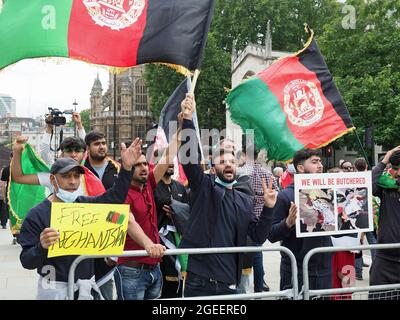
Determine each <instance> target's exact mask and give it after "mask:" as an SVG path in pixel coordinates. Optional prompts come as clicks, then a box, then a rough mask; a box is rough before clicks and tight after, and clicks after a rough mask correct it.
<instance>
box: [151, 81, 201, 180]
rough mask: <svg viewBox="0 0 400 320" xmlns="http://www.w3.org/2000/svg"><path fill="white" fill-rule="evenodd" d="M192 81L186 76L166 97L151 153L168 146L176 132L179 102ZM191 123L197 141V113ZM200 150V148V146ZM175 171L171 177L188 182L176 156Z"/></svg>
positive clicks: (198, 133)
mask: <svg viewBox="0 0 400 320" xmlns="http://www.w3.org/2000/svg"><path fill="white" fill-rule="evenodd" d="M191 87H192V82H191V79H190V77H186V78H185V79H184V80H183V81H182V82H181V83H180V84H179V86H178V87H177V88H176V89H175V91H174V92H173V93H172V94H171V96H170V97H169V98H168V100H167V102H166V103H165V105H164V106H163V108H162V110H161V113H160V118H159V120H158V126H157V132H156V136H155V138H154V142H153V144H152V146H151V147H152V148H153V150H152V153H151V154H154V151H156V150H161V149H164V148H166V147H167V146H168V144H169V142H170V139H171V138H172V136H173V135H174V134H175V133H176V130H177V129H178V125H179V124H178V114H179V113H180V112H181V102H182V101H183V100H184V99H185V97H186V93H188V92H189V91H190V89H191ZM193 123H194V126H195V128H196V136H197V139H198V141H201V140H200V129H199V124H198V121H197V113H196V112H194V113H193ZM200 150H202V149H201V148H200ZM202 158H203V157H202ZM174 165H175V172H174V175H173V178H174V179H175V180H178V181H179V182H181V183H182V184H184V185H185V186H186V185H187V184H188V180H187V177H186V175H185V172H184V170H183V167H182V165H181V164H180V163H179V161H178V157H175V158H174Z"/></svg>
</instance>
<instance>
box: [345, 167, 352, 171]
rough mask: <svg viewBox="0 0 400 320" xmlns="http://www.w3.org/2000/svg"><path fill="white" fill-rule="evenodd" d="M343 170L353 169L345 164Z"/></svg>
mask: <svg viewBox="0 0 400 320" xmlns="http://www.w3.org/2000/svg"><path fill="white" fill-rule="evenodd" d="M343 170H347V171H353V167H350V166H345V167H343Z"/></svg>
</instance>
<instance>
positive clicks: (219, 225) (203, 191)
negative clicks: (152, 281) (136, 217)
mask: <svg viewBox="0 0 400 320" xmlns="http://www.w3.org/2000/svg"><path fill="white" fill-rule="evenodd" d="M181 107H182V113H183V117H184V120H183V131H182V132H185V135H186V133H187V134H188V136H187V137H186V139H185V141H184V142H183V145H182V147H181V149H180V154H179V157H180V162H181V163H182V164H183V168H184V170H185V174H186V176H187V178H188V181H189V187H190V190H191V214H190V218H189V222H188V227H187V230H185V234H184V235H183V239H182V243H181V247H183V248H212V247H237V246H246V238H247V236H250V237H251V238H252V239H253V241H255V242H257V243H263V242H264V241H265V240H266V238H267V235H268V232H269V229H270V225H271V214H272V209H271V208H272V207H273V206H274V204H275V201H276V192H275V191H274V190H272V179H270V181H269V182H270V183H269V188H267V187H266V185H265V181H262V183H263V188H264V202H265V206H264V209H263V212H262V213H261V215H260V217H259V219H257V218H256V216H255V215H254V214H253V206H252V204H253V199H252V197H251V196H249V195H248V194H247V193H245V192H243V190H242V189H239V188H237V186H238V183H237V180H236V158H235V155H234V150H233V148H229V149H226V146H224V147H222V148H217V150H215V151H214V152H213V158H212V164H213V169H214V170H213V171H214V172H215V174H212V175H207V174H204V173H203V171H202V170H201V167H200V154H199V152H198V146H199V142H198V140H197V138H196V134H195V128H194V124H193V121H192V115H193V112H194V110H195V101H194V97H193V95H191V94H187V95H186V98H185V99H184V101H183V102H182V104H181ZM188 146H189V147H190V148H189V150H187V151H189V153H190V155H189V159H188V158H183V157H186V155H187V152H185V149H187V147H188ZM187 160H189V161H187ZM266 206H268V208H267V207H266ZM242 268H243V254H212V255H210V254H201V255H190V256H189V263H188V272H187V277H186V280H185V289H184V296H185V297H190V296H207V295H221V294H235V293H237V285H238V284H240V279H241V276H242Z"/></svg>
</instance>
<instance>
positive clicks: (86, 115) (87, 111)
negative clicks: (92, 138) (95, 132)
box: [80, 109, 90, 132]
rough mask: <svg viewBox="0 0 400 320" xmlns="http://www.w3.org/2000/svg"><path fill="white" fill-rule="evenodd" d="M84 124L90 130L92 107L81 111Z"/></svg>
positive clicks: (86, 129) (87, 130)
mask: <svg viewBox="0 0 400 320" xmlns="http://www.w3.org/2000/svg"><path fill="white" fill-rule="evenodd" d="M80 115H81V120H82V125H83V127H84V128H85V131H86V132H89V131H90V119H89V117H90V109H85V110H82V111H81V112H80Z"/></svg>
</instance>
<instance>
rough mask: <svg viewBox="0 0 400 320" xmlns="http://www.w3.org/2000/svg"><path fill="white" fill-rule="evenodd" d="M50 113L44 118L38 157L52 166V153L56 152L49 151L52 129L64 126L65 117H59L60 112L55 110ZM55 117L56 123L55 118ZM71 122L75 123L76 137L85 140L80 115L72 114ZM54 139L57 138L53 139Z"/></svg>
mask: <svg viewBox="0 0 400 320" xmlns="http://www.w3.org/2000/svg"><path fill="white" fill-rule="evenodd" d="M50 110H51V112H50V114H49V115H48V116H47V117H46V120H45V122H46V132H45V133H44V135H43V140H42V142H41V143H40V146H39V147H40V156H41V157H42V159H43V160H44V162H46V163H47V164H49V165H52V164H53V163H54V157H53V152H57V151H58V150H56V151H53V152H52V151H51V149H50V147H51V140H52V136H53V134H54V127H55V126H58V125H63V124H65V117H60V116H59V114H61V112H60V111H55V112H54V110H57V109H50ZM64 113H68V111H64ZM54 117H56V121H54V120H55V118H54ZM72 121H73V122H75V124H76V128H77V135H78V137H79V138H81V139H82V140H85V137H86V131H85V128H84V127H83V125H82V119H81V115H80V114H79V113H78V112H72ZM54 138H55V139H56V138H57V137H54Z"/></svg>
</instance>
